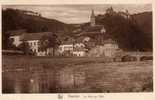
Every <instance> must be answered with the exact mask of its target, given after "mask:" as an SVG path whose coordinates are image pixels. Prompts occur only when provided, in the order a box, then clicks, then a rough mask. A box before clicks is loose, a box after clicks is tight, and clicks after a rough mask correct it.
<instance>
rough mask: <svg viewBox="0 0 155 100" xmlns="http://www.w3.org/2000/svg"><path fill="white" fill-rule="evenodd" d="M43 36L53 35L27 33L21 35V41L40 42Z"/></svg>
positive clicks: (47, 33)
mask: <svg viewBox="0 0 155 100" xmlns="http://www.w3.org/2000/svg"><path fill="white" fill-rule="evenodd" d="M43 35H47V36H49V35H52V32H40V33H25V34H22V35H21V40H24V41H27V40H40V39H41V37H42V36H43Z"/></svg>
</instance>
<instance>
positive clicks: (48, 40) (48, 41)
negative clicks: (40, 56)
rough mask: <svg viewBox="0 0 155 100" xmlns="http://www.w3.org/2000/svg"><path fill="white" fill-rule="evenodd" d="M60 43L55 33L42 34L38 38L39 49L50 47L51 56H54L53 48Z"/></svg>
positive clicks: (44, 49) (43, 49)
mask: <svg viewBox="0 0 155 100" xmlns="http://www.w3.org/2000/svg"><path fill="white" fill-rule="evenodd" d="M59 45H60V41H59V40H58V37H57V35H56V34H52V35H50V36H49V35H43V36H42V37H41V39H40V45H39V50H41V51H46V53H47V50H48V49H50V48H52V50H53V53H52V54H53V56H55V49H56V48H57V47H58V46H59Z"/></svg>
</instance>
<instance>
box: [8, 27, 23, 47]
mask: <svg viewBox="0 0 155 100" xmlns="http://www.w3.org/2000/svg"><path fill="white" fill-rule="evenodd" d="M25 32H26V30H24V29H21V30H12V31H8V32H7V33H8V34H10V37H9V38H10V40H11V41H13V45H15V46H16V47H18V46H19V45H20V44H21V43H22V41H21V40H20V38H21V34H23V33H25Z"/></svg>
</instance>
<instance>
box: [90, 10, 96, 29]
mask: <svg viewBox="0 0 155 100" xmlns="http://www.w3.org/2000/svg"><path fill="white" fill-rule="evenodd" d="M90 25H91V26H95V14H94V10H92V13H91V16H90Z"/></svg>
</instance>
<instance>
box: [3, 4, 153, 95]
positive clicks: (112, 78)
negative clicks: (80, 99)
mask: <svg viewBox="0 0 155 100" xmlns="http://www.w3.org/2000/svg"><path fill="white" fill-rule="evenodd" d="M1 12H2V33H1V34H2V41H1V42H2V72H1V74H2V93H3V94H10V93H15V94H17V93H28V94H30V93H137V92H138V93H139V92H140V93H145V92H147V93H149V92H150V93H153V18H152V17H153V16H152V15H153V13H152V4H74V5H72V4H64V5H58V4H57V5H56V4H55V5H2V7H1Z"/></svg>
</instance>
